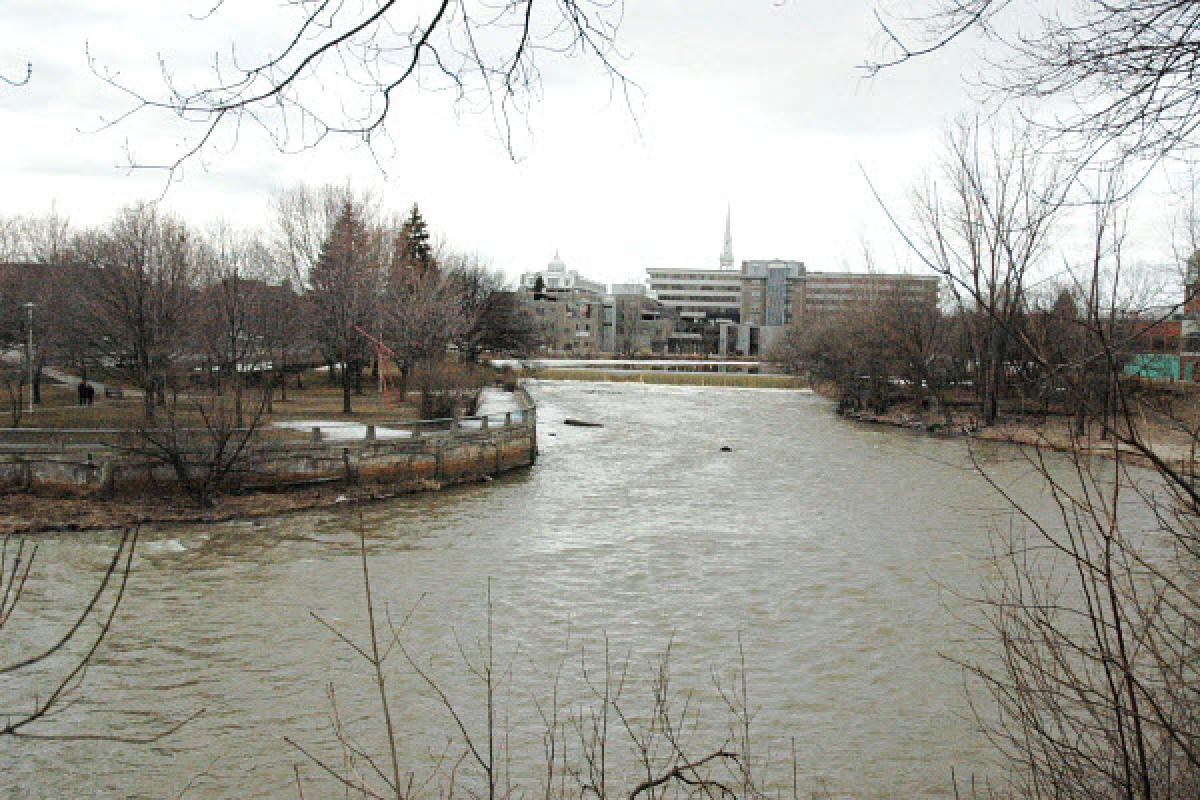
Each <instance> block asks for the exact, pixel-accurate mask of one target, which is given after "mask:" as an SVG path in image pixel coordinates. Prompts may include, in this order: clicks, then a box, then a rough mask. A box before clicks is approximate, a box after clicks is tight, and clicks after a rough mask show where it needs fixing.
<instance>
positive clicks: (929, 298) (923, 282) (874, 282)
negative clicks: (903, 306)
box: [804, 272, 941, 317]
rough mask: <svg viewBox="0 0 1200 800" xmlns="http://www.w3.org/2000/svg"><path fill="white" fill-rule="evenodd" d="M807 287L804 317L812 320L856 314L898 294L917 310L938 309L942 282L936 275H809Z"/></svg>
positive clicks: (805, 286)
mask: <svg viewBox="0 0 1200 800" xmlns="http://www.w3.org/2000/svg"><path fill="white" fill-rule="evenodd" d="M804 284H805V285H804V314H805V315H806V316H807V317H813V316H817V315H820V314H831V313H832V314H838V313H845V312H847V311H853V310H854V309H856V308H861V307H862V306H863V305H864V304H865V303H869V302H872V301H873V300H874V299H876V298H879V297H881V296H883V295H887V294H891V295H899V296H900V297H901V298H902V299H903V300H904V302H906V303H910V304H912V305H913V306H914V307H922V308H936V307H937V302H938V291H939V287H940V286H941V279H940V278H938V277H937V276H936V275H898V274H895V273H889V274H884V273H878V272H810V273H808V274H807V275H806V276H805V281H804Z"/></svg>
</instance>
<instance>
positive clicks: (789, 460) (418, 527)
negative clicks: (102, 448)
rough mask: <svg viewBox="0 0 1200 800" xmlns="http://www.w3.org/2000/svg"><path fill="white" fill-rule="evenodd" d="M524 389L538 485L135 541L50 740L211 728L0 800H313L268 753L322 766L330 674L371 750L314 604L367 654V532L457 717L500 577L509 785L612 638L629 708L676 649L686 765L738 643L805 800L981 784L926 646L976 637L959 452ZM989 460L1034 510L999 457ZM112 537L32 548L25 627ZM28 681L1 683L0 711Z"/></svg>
mask: <svg viewBox="0 0 1200 800" xmlns="http://www.w3.org/2000/svg"><path fill="white" fill-rule="evenodd" d="M533 394H534V396H535V398H536V400H537V401H538V403H539V436H540V445H541V456H540V459H539V461H538V463H537V465H536V466H535V467H534V468H532V469H530V470H528V471H524V472H521V473H519V474H514V475H511V476H508V477H505V478H504V479H501V480H497V481H494V482H491V483H487V484H480V485H474V486H468V487H462V488H458V489H454V490H450V491H446V492H442V493H431V494H423V495H419V496H412V497H407V498H401V499H397V500H393V501H388V502H384V503H379V504H375V505H370V506H366V507H363V508H361V509H351V508H348V507H339V508H338V509H335V510H333V511H323V512H319V513H306V514H300V515H292V516H286V517H281V518H278V519H272V520H266V521H253V522H238V523H229V524H221V525H214V526H191V527H186V526H185V527H174V528H155V529H147V530H145V531H143V532H142V539H141V543H140V544H139V556H138V559H137V562H136V567H135V570H134V572H133V575H132V578H131V583H130V588H129V593H128V595H127V597H126V599H125V602H124V604H123V606H122V609H121V613H120V615H119V617H118V622H117V626H116V628H115V630H114V631H113V633H112V634H111V636H110V637H109V639H108V641H107V642H106V644H105V646H104V648H103V649H102V650H101V652H100V654H99V656H98V658H97V660H96V663H95V665H94V667H93V668H92V669H90V670H89V672H88V674H87V676H86V680H85V682H84V684H83V686H82V687H81V688H80V689H79V690H78V691H77V692H76V693H75V697H76V698H77V699H78V702H77V703H76V704H75V705H74V706H72V707H71V708H69V709H68V710H67V711H66V712H65V713H64V714H63V716H62V718H60V719H58V720H56V721H54V722H53V723H52V724H49V725H47V726H44V727H43V728H42V730H47V731H56V730H57V731H71V732H75V733H78V732H85V733H92V732H122V733H135V732H142V733H145V732H150V731H154V730H159V729H162V728H164V727H166V726H168V725H169V724H170V723H171V722H172V721H174V720H177V719H180V718H183V717H185V716H187V715H188V714H191V713H193V712H195V711H197V710H200V709H203V710H204V713H203V714H202V715H201V716H200V717H199V718H197V719H196V720H195V721H193V722H191V723H189V724H188V725H187V726H185V727H184V728H183V729H182V730H181V731H179V732H178V733H176V734H174V735H173V736H171V737H169V738H167V739H164V740H163V741H160V742H157V743H155V744H153V745H134V744H124V743H114V742H104V741H101V742H95V741H83V742H72V741H67V742H53V741H52V742H46V741H19V742H13V741H11V740H9V741H0V748H3V750H4V755H3V758H4V761H5V769H4V770H3V772H2V773H0V794H3V795H4V796H15V797H39V798H40V797H68V796H70V797H84V796H87V797H125V796H130V797H176V796H179V795H180V794H181V793H182V794H183V796H185V797H280V796H282V797H296V796H298V793H297V791H296V788H295V785H294V782H295V775H296V773H295V765H297V764H299V765H301V767H300V775H301V777H302V779H303V780H305V781H306V782H307V790H306V793H305V795H304V796H306V797H314V796H315V797H322V796H332V795H333V794H334V793H335V792H336V787H335V786H334V785H333V784H331V783H329V782H323V781H322V780H321V779H320V776H319V773H318V771H317V769H316V768H315V767H313V766H312V764H311V763H309V762H307V761H306V759H305V758H304V757H303V756H302V755H301V754H300V753H299V751H298V750H297V749H295V748H294V747H293V746H292V745H290V744H289V743H288V742H286V741H285V737H289V738H290V739H292V740H293V741H295V742H296V743H298V744H300V745H301V746H304V747H306V749H309V750H310V751H312V752H314V753H318V754H321V755H323V756H324V757H327V758H329V759H331V760H332V761H333V762H335V763H339V764H340V763H342V762H341V761H340V756H339V755H338V750H337V748H336V747H335V744H336V742H335V739H334V737H333V735H332V732H331V727H330V698H329V695H328V687H329V686H330V685H332V686H333V688H334V689H335V691H336V697H337V702H338V709H339V715H340V719H341V721H342V722H343V723H344V724H346V725H349V726H350V727H351V728H352V729H353V730H355V731H357V732H358V733H357V734H356V735H358V736H359V737H360V738H361V739H362V741H363V742H364V744H365V746H367V747H369V748H376V747H378V746H380V744H381V735H382V734H381V730H382V729H381V727H380V726H379V725H377V724H375V722H376V721H377V720H378V707H377V705H376V702H375V699H374V696H373V695H372V693H371V691H370V690H371V686H370V679H369V676H367V674H366V673H365V670H364V669H363V667H362V664H361V662H358V661H356V660H355V658H354V657H352V655H351V653H350V651H349V649H348V648H347V647H346V646H345V645H343V644H341V643H339V642H338V641H337V639H336V638H335V637H334V636H333V634H331V633H330V632H329V631H328V630H326V629H325V628H324V627H322V625H321V624H320V623H318V621H317V620H316V619H315V618H314V616H313V615H314V614H315V615H318V616H320V617H321V618H322V619H324V620H326V621H327V622H329V623H330V624H332V625H334V626H340V627H343V628H344V629H345V630H346V632H347V634H348V635H349V636H351V637H352V638H354V639H355V640H356V641H365V639H364V624H363V619H364V616H365V615H364V611H363V602H362V600H363V595H362V588H361V572H360V566H359V560H358V549H357V548H358V533H357V531H358V530H359V528H360V526H361V527H362V529H363V530H365V532H366V533H367V536H368V541H369V549H370V567H371V569H372V574H373V583H374V588H375V592H376V596H377V598H378V601H379V604H380V605H381V606H382V605H384V604H386V605H387V607H388V608H389V609H390V612H391V614H392V616H393V619H397V620H398V619H399V618H401V617H403V616H405V615H408V614H410V612H411V616H409V619H408V622H407V624H406V626H405V628H404V630H403V632H402V640H403V643H404V645H405V647H406V648H407V650H408V652H409V653H411V654H412V655H413V657H414V659H415V660H416V661H417V662H418V663H419V664H422V665H424V666H425V667H428V669H429V670H430V671H431V674H432V675H433V676H435V678H436V680H437V681H438V683H439V685H441V686H442V687H443V688H444V689H445V691H446V693H447V695H448V696H449V697H450V698H451V699H452V700H453V701H454V702H455V703H456V704H457V705H458V707H459V709H460V710H461V711H462V713H463V716H464V718H465V721H466V723H467V724H468V726H469V727H471V729H472V730H477V728H475V727H474V726H476V725H478V724H481V719H480V713H479V710H480V709H481V708H482V707H483V705H482V690H481V687H480V686H479V684H478V682H477V681H475V680H474V679H473V678H471V677H470V673H469V671H468V670H467V669H466V668H465V667H464V665H463V663H462V655H461V653H460V647H459V645H460V644H461V649H462V650H463V651H465V652H466V653H467V655H468V656H471V657H472V658H475V659H476V661H477V662H478V654H479V648H478V647H477V645H478V644H479V642H480V641H481V639H482V633H483V631H484V629H485V624H484V623H485V620H486V618H487V614H486V605H487V603H486V595H487V588H488V584H489V579H490V585H491V595H492V598H493V600H492V604H493V609H492V620H493V629H494V637H495V651H496V653H497V656H496V658H497V669H498V670H499V671H501V672H503V673H504V681H503V687H502V689H503V691H502V693H501V694H502V697H503V700H502V703H501V704H500V707H499V712H498V720H499V722H500V723H503V727H504V729H505V730H507V731H508V732H509V735H508V739H507V741H508V743H509V747H510V749H511V751H512V753H513V760H514V761H515V762H519V763H518V765H517V766H514V767H513V774H514V776H515V777H514V780H519V781H520V782H521V783H520V785H521V787H522V789H523V790H525V791H528V792H531V793H536V792H537V788H536V785H534V783H533V781H535V780H536V777H534V775H535V773H536V770H534V769H533V768H532V767H531V766H530V765H534V766H536V763H537V759H538V758H540V756H541V747H542V741H541V739H540V738H539V736H538V717H537V714H536V706H535V703H534V698H536V699H537V701H538V702H539V703H540V704H541V705H542V706H543V707H545V706H546V705H547V703H548V702H549V697H550V696H551V693H552V688H553V678H552V675H551V673H552V672H553V670H554V668H555V665H556V664H557V663H558V662H559V661H560V660H561V659H562V657H563V654H564V653H566V654H567V658H566V666H565V668H564V676H565V677H564V678H563V679H562V685H561V686H560V700H562V701H563V706H564V709H569V708H571V707H573V708H575V709H576V711H577V710H578V709H579V707H580V704H581V703H583V702H585V701H588V700H591V699H592V695H590V694H589V693H588V692H587V691H586V689H585V687H583V686H582V685H581V683H580V678H579V672H580V662H581V660H583V659H586V660H587V663H588V665H589V669H590V670H591V673H590V674H591V675H592V677H593V680H595V676H596V675H598V674H603V648H604V641H605V637H607V642H608V647H609V651H610V653H611V654H612V656H611V659H612V660H613V661H614V662H618V661H621V660H623V659H625V658H628V661H629V666H628V670H627V674H628V678H627V683H628V686H627V694H626V698H627V699H626V700H624V702H625V703H626V707H627V708H629V709H633V713H634V714H638V713H641V711H642V710H644V709H645V708H648V701H646V700H645V697H646V696H647V692H648V686H649V683H650V681H651V680H652V679H653V677H654V675H655V664H656V659H657V658H658V657H659V656H660V655H661V654H662V653H663V652H664V651H665V649H666V648H667V646H668V644H670V650H671V652H670V663H671V674H672V678H673V685H674V687H675V688H677V689H679V690H680V691H685V690H687V689H694V690H695V691H696V693H697V694H696V699H695V701H694V703H695V704H698V705H695V706H693V707H698V708H699V709H700V712H701V713H700V714H699V715H698V718H699V720H700V721H699V722H698V723H697V733H696V739H695V740H694V744H692V745H690V746H693V747H694V748H696V752H700V751H701V750H703V749H704V748H705V747H707V746H709V745H710V744H711V745H712V746H715V745H717V744H720V741H721V738H720V736H719V733H720V731H721V730H724V727H723V726H725V725H726V717H725V716H724V711H725V709H724V708H723V707H722V703H721V702H720V698H719V696H718V695H716V694H715V692H714V690H713V686H714V676H716V679H717V680H720V681H723V682H724V683H725V685H726V686H727V687H729V686H731V685H733V683H734V682H733V681H732V679H731V678H730V674H731V670H735V669H736V668H737V667H738V665H739V664H740V663H741V657H740V656H739V639H740V643H741V645H740V646H741V652H742V653H744V659H745V664H746V674H747V686H748V690H749V695H750V705H751V707H752V708H754V709H755V710H756V713H757V716H756V718H755V722H754V730H755V731H756V733H755V742H756V746H757V747H758V748H760V753H761V754H762V756H763V758H764V759H765V758H767V757H770V758H771V760H773V761H778V759H779V758H780V757H781V756H782V757H784V760H785V761H786V762H787V767H786V769H785V772H787V774H788V778H787V780H789V781H790V780H791V777H790V764H791V755H790V748H791V747H792V742H793V741H794V748H795V763H796V766H797V776H798V777H797V782H798V785H799V789H800V792H801V794H802V795H803V796H808V794H809V793H810V792H816V791H828V792H830V793H831V794H832V795H833V796H844V795H849V796H855V797H911V796H939V797H947V796H952V787H951V785H950V770H951V769H952V768H954V769H955V770H956V772H957V774H958V775H959V776H960V777H961V776H965V775H969V774H975V775H977V776H986V775H989V774H991V775H995V767H994V765H993V764H992V756H991V751H990V750H989V749H988V747H987V745H986V743H985V742H984V741H983V740H982V737H981V736H980V735H979V734H977V733H976V732H975V725H974V723H973V721H972V719H971V715H970V712H969V708H968V705H967V702H966V700H965V698H964V694H963V688H962V675H961V673H960V671H959V669H958V668H956V667H955V666H953V665H952V664H951V663H950V662H949V661H948V660H946V659H945V658H943V657H942V654H948V655H962V654H964V653H965V652H967V650H969V648H970V647H971V643H970V641H969V640H968V638H967V635H966V629H965V628H964V626H963V624H962V622H961V621H960V620H959V619H958V617H960V616H962V615H964V614H965V615H969V614H970V613H971V611H970V607H969V606H968V605H967V604H966V603H965V602H964V601H962V600H960V599H958V595H957V592H959V591H964V592H970V591H972V590H973V589H976V588H977V587H978V585H979V582H980V578H981V575H982V574H983V570H984V566H983V562H982V560H981V557H982V556H983V555H984V554H985V552H986V549H987V535H988V530H989V526H991V525H993V524H995V522H996V521H997V520H998V519H1002V518H1003V511H1004V509H1003V504H1002V503H1001V502H1000V501H999V499H998V498H997V497H996V496H995V494H994V493H993V492H992V490H991V489H989V488H988V487H987V486H986V485H985V484H984V483H983V481H981V480H979V479H978V478H977V477H975V476H974V475H973V474H972V472H971V471H970V470H969V469H967V468H966V464H965V457H964V446H963V444H962V442H961V441H954V440H941V439H934V438H927V437H923V436H920V435H913V434H909V433H907V432H905V431H901V430H895V429H887V428H869V427H862V426H859V425H855V424H852V423H849V422H845V421H842V420H840V419H838V418H837V417H835V416H834V415H833V414H832V412H831V410H830V408H829V406H828V404H827V403H826V402H824V401H823V400H821V399H820V398H818V397H816V396H814V395H811V394H807V393H802V392H795V391H781V390H740V389H703V388H691V387H671V386H650V385H645V386H643V385H635V384H594V383H574V382H546V383H540V384H535V385H534V386H533ZM566 417H578V418H583V419H588V420H594V421H597V422H601V423H603V425H604V427H600V428H579V427H569V426H565V425H563V424H562V422H563V420H564V418H566ZM722 446H727V447H729V448H731V450H730V451H729V452H722V450H721V447H722ZM997 452H1001V451H997ZM995 467H996V469H997V470H998V471H999V473H1000V474H1001V475H1007V476H1008V478H1010V479H1011V482H1012V485H1013V487H1014V489H1013V490H1014V491H1016V492H1018V494H1020V493H1022V492H1023V493H1025V495H1027V496H1029V497H1031V498H1036V496H1037V488H1036V484H1035V483H1034V482H1032V481H1028V480H1026V477H1027V476H1026V473H1027V472H1028V470H1027V469H1025V468H1024V467H1022V465H1021V463H1020V460H1019V459H1017V458H1015V457H1013V455H1012V454H1011V453H1009V455H1007V456H1003V455H1001V456H999V461H998V462H997V463H996V465H995ZM1023 476H1025V477H1023ZM114 541H115V539H114V537H112V536H104V535H101V536H97V535H94V534H87V535H84V534H62V535H54V536H44V537H40V551H39V554H38V569H37V571H36V573H35V579H34V580H31V585H32V588H31V590H30V592H29V594H28V596H27V598H26V601H25V607H24V610H25V613H26V616H25V617H23V618H21V619H18V620H17V622H19V623H21V624H22V627H21V628H20V630H21V631H22V633H21V635H22V636H25V637H27V638H28V639H34V638H37V637H39V636H40V637H44V638H47V639H48V638H49V636H50V633H49V632H50V631H52V630H61V627H60V626H61V621H62V620H63V619H64V618H65V616H64V615H65V613H66V609H69V608H71V607H72V604H73V603H75V602H77V600H78V598H80V597H81V596H82V595H83V593H84V592H85V591H87V590H88V588H89V587H91V586H93V585H94V582H95V580H96V579H97V578H98V576H99V574H100V572H101V569H102V567H103V565H104V563H105V562H106V559H107V558H108V557H109V556H110V554H111V552H112V547H113V544H114ZM10 644H11V642H10ZM581 653H582V654H585V655H581ZM388 674H389V676H390V679H391V681H392V692H391V695H392V709H393V711H394V713H395V715H396V718H397V729H398V733H397V735H398V739H399V748H400V750H401V755H402V757H403V759H402V760H403V761H404V763H405V765H414V766H415V765H419V764H423V763H425V760H426V759H427V758H428V754H429V752H430V751H433V752H440V750H442V749H443V748H444V747H445V746H446V742H447V740H448V739H452V738H453V737H454V728H453V722H452V720H451V719H450V718H449V716H448V715H447V714H446V713H444V711H443V709H441V708H440V707H439V706H438V704H437V702H436V701H435V699H434V698H433V696H432V695H431V693H430V692H429V691H428V689H427V687H424V686H423V685H422V683H421V681H420V680H419V679H418V678H417V677H416V675H415V674H414V673H413V670H412V669H411V668H410V667H409V666H408V665H407V664H406V663H405V662H404V660H403V659H402V658H401V656H400V655H399V654H397V653H395V652H394V653H393V658H392V660H391V662H390V668H389V672H388ZM27 691H28V689H27V687H24V686H16V685H14V684H13V683H12V682H11V681H9V682H8V683H4V682H0V700H3V701H4V702H5V703H6V704H8V705H9V706H11V705H13V704H19V703H20V702H21V701H22V695H21V692H27ZM563 713H564V714H566V713H567V711H566V710H564V712H563ZM613 727H614V728H615V727H616V725H615V724H614V726H613ZM622 736H624V734H620V735H618V733H614V734H612V738H613V740H614V745H613V750H614V752H615V751H617V750H618V749H619V747H620V745H619V743H617V740H619V739H621V738H622ZM714 736H715V737H717V738H715V739H714V738H713V737H714ZM706 737H707V738H706ZM625 738H626V739H627V737H625ZM714 742H715V744H713V743H714ZM768 751H769V752H768ZM455 752H457V750H455ZM615 758H616V756H614V759H615ZM521 764H523V765H524V766H521ZM468 770H469V762H468V763H467V766H464V767H463V772H464V774H465V773H466V772H467V771H468ZM464 780H465V778H464ZM427 791H429V792H432V790H427ZM625 791H626V792H627V791H628V787H625ZM339 796H340V795H339ZM429 796H436V792H433V793H432V794H430V795H429Z"/></svg>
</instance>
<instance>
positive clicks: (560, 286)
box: [521, 253, 604, 295]
mask: <svg viewBox="0 0 1200 800" xmlns="http://www.w3.org/2000/svg"><path fill="white" fill-rule="evenodd" d="M538 278H541V279H542V290H543V291H545V292H548V293H555V292H559V291H573V290H581V291H585V292H591V293H592V294H595V295H602V294H604V284H603V283H600V282H598V281H593V280H589V279H587V278H585V277H583V276H582V275H580V274H579V273H578V272H576V271H575V270H573V269H567V265H566V264H564V263H563V260H562V259H561V258H560V257H559V255H558V253H555V254H554V258H553V259H552V260H551V261H550V263H549V264H547V265H546V268H545V269H542V270H534V271H532V272H526V273H524V274H522V275H521V288H522V289H524V290H525V291H527V292H531V291H533V289H534V287H536V286H537V282H538Z"/></svg>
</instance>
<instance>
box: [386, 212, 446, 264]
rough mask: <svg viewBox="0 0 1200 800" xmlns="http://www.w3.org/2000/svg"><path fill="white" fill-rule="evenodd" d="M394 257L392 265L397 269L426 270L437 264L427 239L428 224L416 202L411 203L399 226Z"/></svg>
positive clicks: (431, 246)
mask: <svg viewBox="0 0 1200 800" xmlns="http://www.w3.org/2000/svg"><path fill="white" fill-rule="evenodd" d="M395 258H396V264H395V265H394V266H395V267H396V268H399V269H411V270H416V271H417V272H428V271H429V270H431V269H435V268H436V266H437V265H436V264H435V263H434V258H433V245H432V244H431V243H430V241H429V226H428V225H426V224H425V218H424V217H422V216H421V210H420V209H419V208H417V204H416V203H413V206H412V209H411V210H410V211H409V212H408V219H406V220H404V224H403V225H402V226H401V228H400V234H399V236H398V237H397V240H396V255H395Z"/></svg>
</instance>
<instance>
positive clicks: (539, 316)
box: [520, 292, 604, 355]
mask: <svg viewBox="0 0 1200 800" xmlns="http://www.w3.org/2000/svg"><path fill="white" fill-rule="evenodd" d="M520 295H521V298H522V301H523V302H524V304H525V308H526V310H527V313H528V315H529V317H530V318H531V319H532V320H533V321H534V324H535V325H536V326H537V329H538V333H539V334H540V335H541V338H542V342H543V344H544V345H545V347H546V349H547V350H549V351H551V352H554V353H570V354H573V355H595V354H596V353H599V352H601V350H602V349H603V345H602V341H601V337H602V335H603V330H604V303H603V298H602V297H600V296H599V295H594V294H591V293H586V294H585V293H583V292H556V293H551V294H539V295H534V294H533V293H532V292H521V293H520Z"/></svg>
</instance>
